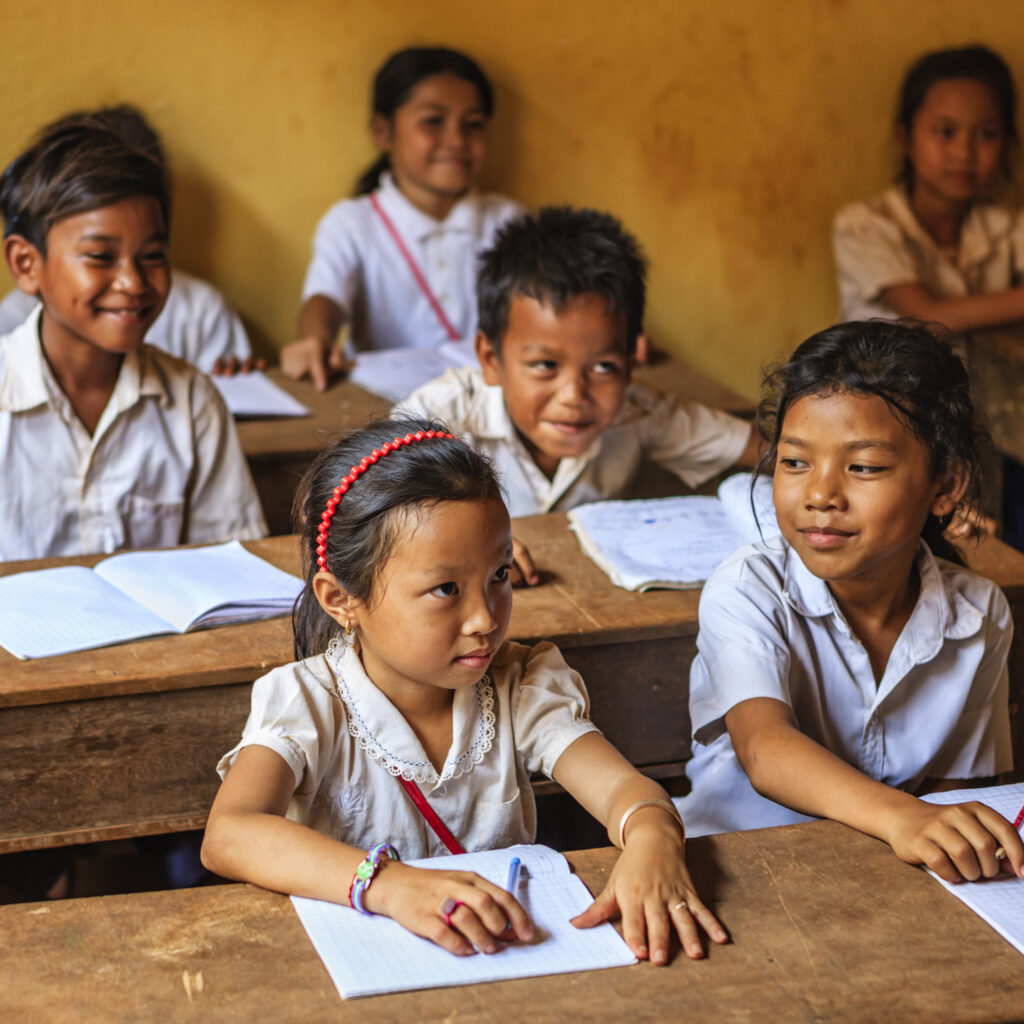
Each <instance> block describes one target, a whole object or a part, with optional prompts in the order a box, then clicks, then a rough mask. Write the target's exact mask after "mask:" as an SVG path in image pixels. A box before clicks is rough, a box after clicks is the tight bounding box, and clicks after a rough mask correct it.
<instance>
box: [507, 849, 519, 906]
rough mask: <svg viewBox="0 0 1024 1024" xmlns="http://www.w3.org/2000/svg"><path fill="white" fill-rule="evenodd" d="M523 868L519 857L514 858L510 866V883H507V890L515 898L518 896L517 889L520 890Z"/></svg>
mask: <svg viewBox="0 0 1024 1024" xmlns="http://www.w3.org/2000/svg"><path fill="white" fill-rule="evenodd" d="M522 866H523V863H522V861H521V860H520V859H519V858H518V857H513V858H512V863H511V864H509V866H508V881H507V882H506V883H505V888H506V889H507V890H508V891H509V892H510V893H512V895H513V896H515V894H516V889H518V888H519V869H520V868H521V867H522Z"/></svg>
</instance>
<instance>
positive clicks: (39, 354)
mask: <svg viewBox="0 0 1024 1024" xmlns="http://www.w3.org/2000/svg"><path fill="white" fill-rule="evenodd" d="M42 311H43V307H42V306H41V305H37V306H36V308H35V309H34V310H32V312H31V313H30V314H29V315H28V317H27V318H26V319H25V321H24V322H23V323H21V324H19V325H18V326H17V327H16V328H15V329H14V330H13V331H11V333H10V334H8V335H7V336H6V337H5V338H4V339H3V357H4V360H3V377H2V378H0V409H2V410H4V411H6V412H27V411H28V410H29V409H35V408H37V407H38V406H40V405H47V404H50V403H51V402H53V401H54V400H55V399H56V398H57V397H58V396H60V397H63V395H62V394H61V392H60V389H59V385H58V384H57V382H56V380H55V379H54V377H53V374H52V372H51V371H50V368H49V367H48V366H47V365H46V360H45V358H44V357H43V348H42V343H41V342H40V340H39V322H40V318H41V317H42ZM143 397H153V398H156V399H158V400H159V401H160V402H161V403H162V404H163V405H169V404H170V401H171V393H170V390H169V389H168V385H167V381H166V380H165V379H164V375H163V374H162V373H161V371H160V368H159V367H158V366H157V364H156V361H155V360H154V359H153V357H152V353H151V351H150V350H149V349H148V348H147V347H145V346H143V347H142V348H141V349H139V350H137V351H135V352H128V353H127V354H126V355H125V357H124V360H123V362H122V363H121V371H120V373H119V374H118V377H117V383H116V384H115V385H114V391H113V394H112V395H111V396H110V401H109V402H108V403H107V405H108V408H110V409H111V410H112V411H113V412H114V413H115V414H116V413H120V412H124V411H125V410H126V409H130V408H131V407H132V406H133V405H135V403H136V402H138V401H139V399H140V398H143ZM65 400H66V399H65Z"/></svg>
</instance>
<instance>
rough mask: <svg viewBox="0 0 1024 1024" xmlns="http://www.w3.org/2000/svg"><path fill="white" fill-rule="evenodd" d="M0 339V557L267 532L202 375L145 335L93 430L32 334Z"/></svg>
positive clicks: (34, 320)
mask: <svg viewBox="0 0 1024 1024" xmlns="http://www.w3.org/2000/svg"><path fill="white" fill-rule="evenodd" d="M39 318H40V310H39V309H37V310H36V311H34V312H33V313H32V314H31V315H30V316H29V318H28V319H27V320H26V321H25V322H24V323H23V324H22V325H21V326H20V327H18V328H17V329H16V330H14V331H13V332H12V333H11V334H8V335H5V336H4V337H2V338H0V470H2V473H3V481H4V485H3V490H2V493H0V560H8V559H21V558H45V557H51V556H56V555H82V554H93V553H101V552H111V551H119V550H122V549H126V548H150V547H170V546H172V545H175V544H186V543H192V544H198V543H207V542H213V541H222V540H230V539H232V538H238V539H241V540H247V539H252V538H255V537H262V536H264V535H265V534H266V532H267V528H266V524H265V523H264V521H263V513H262V511H261V509H260V503H259V498H258V496H257V494H256V489H255V487H254V486H253V482H252V477H251V476H250V475H249V468H248V466H247V465H246V462H245V458H244V456H243V455H242V450H241V446H240V445H239V443H238V435H237V434H236V432H235V425H234V422H233V420H232V419H231V416H230V414H229V413H228V411H227V409H226V407H225V406H224V402H223V400H222V399H221V397H220V395H219V394H218V392H217V390H216V388H214V386H213V384H211V383H210V381H209V379H208V378H207V377H205V376H203V374H201V373H200V372H199V371H198V370H196V369H194V368H193V367H191V366H189V365H188V364H187V363H185V362H182V361H181V360H180V359H175V358H173V357H172V356H168V355H166V354H164V353H163V352H160V351H158V350H157V349H154V348H150V347H149V346H148V345H144V346H143V347H142V348H141V349H140V350H139V351H137V352H129V353H128V354H126V355H125V357H124V361H123V362H122V364H121V372H120V373H119V375H118V378H117V382H116V384H115V385H114V391H113V393H112V394H111V396H110V400H109V401H108V402H107V406H106V408H105V409H104V410H103V413H102V415H101V417H100V421H99V423H98V424H97V426H96V430H95V432H94V433H93V434H92V436H91V437H90V435H89V433H88V431H87V430H86V429H85V427H84V426H83V425H82V422H81V420H79V419H78V417H77V416H76V415H75V412H74V410H73V409H72V407H71V403H70V402H69V401H68V398H67V396H66V395H65V394H64V392H63V391H61V389H60V387H59V386H58V384H57V382H56V380H55V379H54V376H53V374H52V372H51V371H50V368H49V366H48V365H47V363H46V359H45V358H44V356H43V352H42V346H41V345H40V342H39Z"/></svg>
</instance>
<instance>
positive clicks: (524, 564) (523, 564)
mask: <svg viewBox="0 0 1024 1024" xmlns="http://www.w3.org/2000/svg"><path fill="white" fill-rule="evenodd" d="M512 561H513V562H514V563H515V567H516V568H517V569H518V570H519V572H520V574H521V575H522V579H523V581H524V582H525V583H526V584H527V585H529V586H532V585H533V584H534V583H536V582H537V581H538V580H539V579H540V576H539V575H538V574H537V567H536V566H535V565H534V564H533V557H532V556H531V555H530V550H529V548H527V546H526V545H525V544H521V543H520V542H519V541H517V540H516V539H515V537H513V538H512Z"/></svg>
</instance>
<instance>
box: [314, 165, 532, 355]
mask: <svg viewBox="0 0 1024 1024" xmlns="http://www.w3.org/2000/svg"><path fill="white" fill-rule="evenodd" d="M374 195H376V197H377V200H378V202H379V203H380V205H381V207H382V208H383V210H384V212H385V213H386V214H387V215H388V217H389V218H390V220H391V222H392V224H393V225H394V226H395V228H396V229H397V231H398V233H399V234H400V235H401V237H402V240H403V241H404V242H405V245H406V248H408V250H409V252H410V253H411V254H412V257H413V259H414V260H415V261H416V264H417V265H418V267H419V269H420V272H421V273H422V274H423V276H424V277H425V278H426V280H427V283H428V284H429V285H430V289H431V291H432V292H433V293H434V297H435V298H436V299H437V301H438V303H439V304H440V305H441V308H442V309H443V310H444V313H445V316H447V318H448V320H449V322H450V323H451V325H452V326H453V327H454V328H455V330H456V331H457V333H458V335H459V337H460V338H462V339H468V338H472V337H473V335H474V334H475V333H476V313H477V307H476V271H477V256H478V255H479V253H480V252H481V251H482V250H484V249H487V248H489V247H490V246H491V244H492V243H493V241H494V235H495V233H496V232H497V230H498V228H500V227H501V225H502V224H504V223H505V222H506V221H507V220H509V219H511V218H512V217H515V216H516V215H517V214H519V213H522V207H520V206H519V204H518V203H514V202H513V201H512V200H511V199H506V198H505V197H504V196H499V195H478V194H477V193H475V192H471V193H470V194H469V195H467V196H466V197H465V198H463V199H460V200H459V201H458V202H457V203H456V204H455V205H454V206H453V207H452V208H451V211H450V212H449V214H448V216H447V217H445V219H444V220H435V219H434V218H433V217H430V216H428V215H427V214H425V213H423V211H422V210H419V209H417V208H416V207H415V206H413V204H412V203H410V202H409V200H408V199H406V198H405V196H404V195H403V194H402V192H401V191H400V190H399V188H398V186H397V185H395V183H394V181H393V180H392V177H391V175H390V174H383V175H381V183H380V187H379V188H378V189H377V190H376V192H375V193H374ZM313 295H323V296H326V297H327V298H328V299H330V300H331V301H332V302H334V303H335V304H336V305H337V306H338V307H340V309H341V310H342V312H343V313H344V315H345V320H346V322H348V323H349V324H351V327H352V333H353V340H354V341H355V344H356V347H357V348H360V349H368V348H437V346H438V345H441V344H443V343H444V342H446V341H450V340H452V339H450V338H449V337H448V334H447V333H446V331H445V329H444V327H442V325H441V322H440V320H439V319H438V317H437V314H436V313H435V312H434V309H433V307H432V306H431V305H430V302H429V301H428V299H427V297H426V295H424V293H423V291H422V290H421V289H420V287H419V285H418V284H417V283H416V278H415V277H414V276H413V273H412V271H411V270H410V269H409V265H408V263H407V262H406V261H405V257H404V256H403V255H402V253H401V250H400V249H399V248H398V246H397V245H396V243H395V240H394V238H392V236H391V234H390V233H389V231H388V229H387V227H386V226H385V225H384V222H383V220H382V219H381V218H380V216H379V215H378V214H377V212H376V211H375V210H374V209H373V206H372V205H371V202H370V197H369V196H360V197H358V198H356V199H344V200H342V201H341V202H340V203H336V204H335V205H334V206H332V207H331V208H330V209H329V210H328V211H327V213H325V214H324V216H323V218H322V219H321V221H320V223H319V224H318V225H317V229H316V234H315V235H314V237H313V258H312V261H311V262H310V264H309V269H308V270H307V271H306V282H305V284H304V286H303V289H302V299H303V301H305V300H306V299H308V298H310V297H311V296H313Z"/></svg>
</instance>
